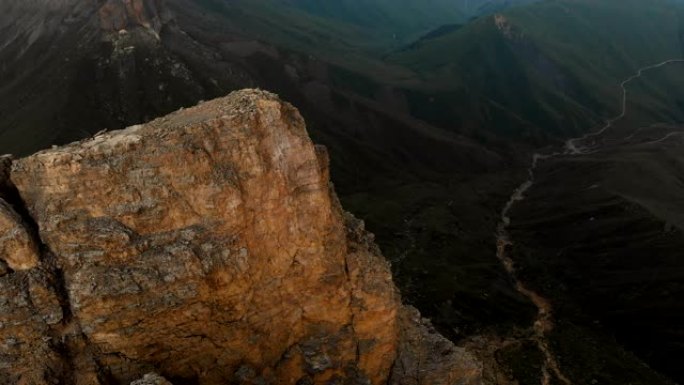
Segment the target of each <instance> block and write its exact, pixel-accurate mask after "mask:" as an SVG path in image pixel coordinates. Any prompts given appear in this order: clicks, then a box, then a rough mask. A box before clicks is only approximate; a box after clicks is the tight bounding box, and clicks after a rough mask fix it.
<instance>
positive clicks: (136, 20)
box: [98, 0, 166, 33]
mask: <svg viewBox="0 0 684 385" xmlns="http://www.w3.org/2000/svg"><path fill="white" fill-rule="evenodd" d="M164 9H165V8H164V4H163V0H107V1H106V2H105V3H104V4H103V5H102V6H101V7H100V9H99V11H98V14H99V17H100V26H101V27H102V29H103V30H104V31H107V32H118V31H122V30H126V29H128V28H134V27H143V28H147V29H151V30H154V31H155V32H157V33H158V32H159V31H160V30H161V28H162V25H163V22H164V20H165V19H166V17H165V16H164Z"/></svg>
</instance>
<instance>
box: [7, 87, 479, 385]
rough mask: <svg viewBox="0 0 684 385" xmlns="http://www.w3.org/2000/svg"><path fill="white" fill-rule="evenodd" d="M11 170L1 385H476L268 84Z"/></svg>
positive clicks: (470, 365) (474, 369)
mask: <svg viewBox="0 0 684 385" xmlns="http://www.w3.org/2000/svg"><path fill="white" fill-rule="evenodd" d="M9 163H11V173H10V179H11V184H12V188H14V187H16V189H17V190H18V192H19V195H20V199H14V202H13V204H14V205H15V206H21V207H17V208H16V209H13V208H12V205H11V204H9V203H5V202H4V201H2V202H0V203H2V204H0V209H1V210H0V251H2V253H3V254H1V255H0V257H2V259H3V260H4V261H5V262H6V264H7V265H8V266H9V268H8V269H6V270H7V272H6V274H5V275H4V276H3V277H0V285H2V287H3V288H4V290H2V291H0V297H1V298H0V305H1V306H2V307H3V309H2V312H0V318H2V319H0V322H2V328H1V329H0V341H3V343H2V344H0V360H1V361H2V362H1V364H0V378H2V379H4V380H0V382H2V381H4V382H2V383H8V384H10V383H26V384H34V383H36V384H40V383H52V382H51V381H54V380H59V381H63V382H64V383H74V384H97V383H99V384H127V383H129V382H131V381H134V380H137V379H139V378H141V377H143V375H144V374H145V373H148V372H158V373H160V374H161V375H163V376H164V377H166V378H167V379H168V380H170V381H171V382H173V383H177V384H182V383H200V384H224V383H227V382H231V381H232V382H235V383H241V384H250V383H254V384H276V383H278V384H323V383H346V384H369V383H370V384H385V383H396V384H407V385H408V384H426V385H427V384H452V383H456V382H458V381H461V382H458V383H464V384H475V383H479V376H480V374H479V373H480V368H479V365H478V363H477V362H475V361H474V360H473V359H472V358H471V357H470V355H469V354H468V353H467V352H465V351H463V350H462V349H459V348H456V347H454V346H453V345H452V344H451V343H450V342H448V341H447V340H445V339H444V338H442V337H441V336H439V335H438V334H436V332H434V330H432V329H431V327H430V326H429V323H428V322H425V321H423V320H421V318H420V315H419V314H417V312H416V311H415V310H410V309H407V308H404V307H403V306H402V305H401V302H400V298H399V295H398V293H397V290H396V288H395V286H394V284H393V282H392V277H391V274H390V270H389V266H388V263H387V262H386V261H385V260H384V259H383V257H382V256H381V254H380V252H379V250H378V248H377V246H375V245H374V243H373V237H372V235H370V234H369V233H367V232H366V231H365V230H364V228H363V223H362V222H361V221H359V220H357V219H355V218H353V217H352V216H351V215H349V214H346V213H344V212H343V210H342V209H341V207H340V205H339V203H338V202H337V199H336V197H335V194H334V192H333V191H332V189H331V186H330V184H329V175H328V164H327V154H326V152H325V150H324V148H322V147H315V146H314V145H313V144H312V143H311V141H310V139H309V138H308V135H307V133H306V128H305V125H304V121H303V119H302V118H301V116H300V115H299V113H298V112H297V110H296V109H294V108H293V107H292V106H290V105H289V104H286V103H283V102H281V101H280V100H279V99H278V98H277V97H275V96H274V95H272V94H268V93H265V92H261V91H242V92H237V93H234V94H231V95H230V96H228V97H226V98H222V99H217V100H215V101H212V102H208V103H204V104H201V105H199V106H197V107H194V108H192V109H188V110H182V111H178V112H176V113H173V114H171V115H169V116H167V117H164V118H160V119H157V120H155V121H153V122H151V123H149V124H146V125H143V126H134V127H130V128H128V129H126V130H122V131H118V132H111V133H104V134H101V135H98V136H96V137H95V138H92V139H89V140H86V141H82V142H79V143H73V144H71V145H68V146H65V147H61V148H55V149H52V150H47V151H43V152H40V153H37V154H35V155H33V156H30V157H28V158H24V159H20V160H15V161H11V162H9V161H7V160H5V164H9ZM5 174H6V172H5ZM0 175H2V174H1V173H0ZM22 211H26V213H25V214H24V215H25V216H27V217H29V218H25V219H22V215H21V214H18V213H17V212H22ZM33 222H35V224H36V225H37V228H38V229H39V238H40V239H39V240H38V239H35V238H34V235H32V234H33V233H35V231H32V227H31V223H33ZM17 229H18V230H17ZM39 250H40V251H39ZM39 253H40V255H39ZM155 378H156V377H154V376H147V377H145V378H142V379H141V380H140V381H141V382H139V383H163V382H154V381H157V380H155ZM145 381H147V382H145ZM160 381H161V380H160ZM232 382H231V383H232Z"/></svg>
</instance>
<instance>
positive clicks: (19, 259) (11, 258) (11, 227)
mask: <svg viewBox="0 0 684 385" xmlns="http://www.w3.org/2000/svg"><path fill="white" fill-rule="evenodd" d="M0 259H2V260H3V261H4V262H6V263H7V266H9V267H10V268H11V269H12V270H28V269H32V268H34V267H36V266H38V264H39V263H40V259H39V256H38V245H37V244H36V242H35V241H34V240H33V238H32V237H31V234H30V233H29V230H28V229H27V228H26V226H25V225H24V224H23V223H22V220H21V217H20V216H19V215H18V214H17V213H16V212H15V211H14V209H13V208H12V206H10V205H9V203H7V202H6V201H5V200H4V199H2V198H0Z"/></svg>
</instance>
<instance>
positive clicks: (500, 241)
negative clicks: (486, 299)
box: [496, 59, 684, 385]
mask: <svg viewBox="0 0 684 385" xmlns="http://www.w3.org/2000/svg"><path fill="white" fill-rule="evenodd" d="M672 63H684V59H670V60H666V61H663V62H661V63H658V64H654V65H650V66H647V67H643V68H640V69H639V70H638V71H637V72H636V73H635V74H634V75H632V76H630V77H629V78H627V79H625V80H624V81H623V82H622V83H620V87H621V88H622V110H621V112H620V114H619V115H617V116H615V117H613V118H611V119H609V120H608V121H607V123H606V124H605V126H603V127H602V128H601V129H600V130H598V131H596V132H593V133H590V134H586V135H583V136H581V137H578V138H573V139H569V140H568V141H566V142H565V146H564V148H563V151H560V152H554V153H549V154H540V153H536V154H534V155H533V156H532V164H531V166H530V168H529V169H528V174H529V177H528V179H527V180H526V181H525V182H523V183H522V184H521V185H520V186H519V187H518V188H517V189H516V190H515V191H514V192H513V194H512V195H511V197H510V199H509V200H508V202H507V203H506V205H505V206H504V208H503V210H502V211H501V221H500V222H499V226H498V228H497V234H496V242H497V253H496V255H497V258H498V259H499V260H500V261H501V263H502V264H503V266H504V268H505V269H506V272H507V273H508V274H509V276H510V277H511V278H512V279H513V281H514V282H515V288H516V290H517V291H518V292H519V293H520V294H522V295H523V296H525V297H527V298H528V299H529V300H530V301H531V302H532V303H533V304H534V305H535V306H536V307H537V309H538V312H537V318H536V320H535V322H534V325H533V326H532V329H533V332H534V334H533V335H534V337H533V338H534V341H535V342H536V343H537V346H538V348H539V350H540V351H541V352H542V354H543V356H544V365H543V367H542V385H551V383H552V380H553V379H554V378H555V379H556V380H557V381H560V382H561V383H562V384H564V385H573V384H572V381H571V380H570V379H569V378H567V377H566V376H565V375H564V374H563V372H562V370H561V368H560V365H559V363H558V359H557V358H556V355H555V354H554V352H553V349H552V348H551V347H550V346H549V342H548V339H547V334H548V333H549V332H550V331H551V330H553V328H554V319H553V306H552V305H551V302H550V301H549V300H548V299H547V298H544V297H543V296H542V295H540V294H539V293H537V292H535V291H534V290H532V289H530V288H528V287H527V286H526V285H525V284H524V283H523V282H522V281H521V280H520V278H519V277H518V274H517V271H516V268H515V262H514V261H513V259H512V258H511V255H510V252H509V251H510V247H511V246H513V241H512V239H511V235H510V233H509V231H508V227H509V225H510V223H511V218H510V211H511V209H512V208H513V206H515V205H516V204H517V203H518V202H520V201H522V200H524V199H525V194H526V193H527V191H528V190H529V189H530V188H532V186H533V185H534V182H535V171H536V169H537V166H538V165H539V163H540V162H541V161H544V160H546V159H550V158H555V157H558V156H573V155H582V154H587V153H589V152H590V151H591V149H592V148H591V146H589V145H585V144H584V142H585V141H586V140H587V139H590V138H594V137H597V136H600V135H602V134H604V133H605V132H606V131H607V130H609V129H610V128H611V127H613V125H614V124H615V122H617V121H619V120H620V119H622V118H624V117H625V116H626V115H627V94H628V91H627V85H628V84H629V83H630V82H632V81H634V80H635V79H638V78H640V77H641V76H642V75H643V74H644V72H646V71H649V70H653V69H656V68H660V67H663V66H666V65H668V64H672ZM676 134H677V133H671V134H668V136H666V137H665V138H663V139H661V141H662V140H666V139H667V138H670V137H672V136H674V135H676Z"/></svg>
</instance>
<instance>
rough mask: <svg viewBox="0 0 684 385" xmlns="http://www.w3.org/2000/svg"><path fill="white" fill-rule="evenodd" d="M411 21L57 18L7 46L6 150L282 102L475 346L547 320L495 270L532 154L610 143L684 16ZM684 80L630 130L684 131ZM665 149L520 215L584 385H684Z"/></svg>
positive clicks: (603, 156)
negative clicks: (501, 233) (628, 81)
mask: <svg viewBox="0 0 684 385" xmlns="http://www.w3.org/2000/svg"><path fill="white" fill-rule="evenodd" d="M13 1H14V0H13ZM359 2H361V3H364V4H365V5H364V6H362V7H361V8H363V9H365V10H366V12H361V13H360V12H358V9H359V7H360V6H359ZM402 3H406V4H405V5H398V4H397V2H396V1H380V0H375V1H370V0H363V1H361V0H358V1H337V2H322V1H313V0H311V1H309V0H259V1H254V0H249V1H248V0H231V1H226V0H168V1H167V6H168V7H169V10H170V11H171V12H172V13H173V14H174V15H175V16H174V19H173V20H168V21H167V22H166V24H165V26H164V27H163V29H162V30H161V32H160V39H157V38H156V37H155V36H153V34H150V32H149V31H147V30H145V29H143V28H139V27H137V28H130V29H129V30H128V31H127V33H125V34H114V35H111V36H103V34H102V32H101V31H100V30H99V26H98V25H97V19H96V18H94V17H93V15H92V10H90V11H89V10H87V9H77V10H71V11H69V12H65V13H64V14H60V13H59V12H57V13H54V12H53V13H49V14H48V15H43V17H45V18H50V20H59V21H60V22H62V23H61V24H60V23H57V26H55V25H54V24H55V23H48V24H46V26H45V28H44V29H43V31H44V32H43V34H41V35H40V36H38V38H37V39H35V41H33V42H31V40H32V39H31V37H30V36H31V29H30V28H29V27H31V26H33V25H34V24H27V25H28V27H27V28H26V31H23V30H21V31H20V32H19V33H18V37H17V38H16V39H13V40H12V41H11V43H10V44H8V45H5V46H3V47H4V48H2V49H0V60H1V61H2V65H1V66H0V75H1V76H2V84H1V85H0V153H2V152H11V153H15V154H18V155H25V154H28V153H31V152H33V151H36V150H38V149H40V148H44V147H47V146H50V145H52V144H60V143H65V142H68V141H73V140H78V139H81V138H83V137H86V136H88V135H91V134H93V133H95V132H97V131H99V130H101V129H103V128H108V129H117V128H122V127H125V126H127V125H131V124H136V123H139V122H143V121H147V120H149V119H152V118H154V117H156V116H160V115H163V114H166V113H168V112H170V111H173V110H175V109H178V108H180V107H183V106H189V105H192V104H195V103H197V102H198V101H200V100H207V99H210V98H213V97H217V96H222V95H225V94H226V93H228V92H230V91H232V90H235V89H239V88H243V87H261V88H265V89H268V90H271V91H274V92H277V93H279V94H280V95H281V96H282V97H283V99H285V100H288V101H289V102H291V103H293V104H294V105H296V106H297V107H298V108H299V109H300V110H301V111H302V113H303V115H304V116H305V118H306V120H307V124H308V128H309V132H310V134H311V136H312V137H313V138H314V140H315V141H316V142H318V143H322V144H325V145H326V146H328V147H329V149H330V153H331V157H332V177H333V181H334V183H335V187H336V190H337V191H338V193H339V195H340V198H341V200H342V202H343V204H344V206H345V208H346V209H348V210H350V211H352V212H354V213H355V214H356V215H357V216H359V217H361V218H364V219H365V220H366V221H367V224H368V227H369V229H370V230H371V231H373V232H374V233H375V234H376V235H377V241H378V243H379V244H380V246H381V247H382V249H383V252H384V254H385V255H386V256H387V257H388V258H389V259H391V260H392V261H393V267H394V270H395V276H396V280H397V282H398V283H399V285H400V287H401V288H402V291H403V294H404V296H405V297H406V298H407V300H408V301H410V302H411V303H413V304H415V305H416V306H417V307H419V308H420V309H421V311H422V312H423V313H424V314H425V315H427V316H429V317H430V318H432V319H433V320H434V322H435V324H436V325H437V326H438V327H439V328H440V330H441V331H442V332H444V333H445V334H446V335H448V336H449V337H450V338H452V339H454V340H456V341H459V340H461V339H462V338H465V337H467V336H469V335H472V334H477V333H482V332H485V331H486V332H493V333H499V334H503V335H505V334H507V333H509V332H510V331H511V330H513V329H514V328H516V327H517V328H524V327H527V326H529V325H530V323H531V320H532V318H533V315H534V312H535V309H534V307H533V306H532V305H531V304H529V303H527V302H526V301H525V299H524V298H523V297H521V296H520V295H519V294H517V293H516V291H515V290H514V288H513V287H512V284H511V282H510V279H509V277H508V276H507V275H506V273H505V272H504V270H503V269H502V267H501V266H500V263H499V261H498V260H497V259H496V257H495V245H494V232H495V228H496V225H497V223H498V221H499V219H500V218H499V214H500V210H501V207H502V206H503V204H504V203H505V202H506V201H507V200H508V197H509V196H510V193H511V192H512V190H513V189H514V188H515V187H516V186H517V185H518V184H519V183H520V182H521V181H522V180H524V178H525V171H526V170H525V169H526V167H527V166H528V163H529V159H530V155H531V153H532V151H533V149H535V148H540V147H545V146H554V145H558V144H560V143H561V142H562V140H563V139H564V138H566V137H570V136H577V135H579V134H581V133H584V132H587V131H589V130H594V129H596V128H597V127H599V126H601V124H602V123H603V121H604V120H605V119H606V118H608V117H610V116H614V115H616V114H617V113H618V111H619V107H620V100H619V97H620V88H619V83H620V82H621V81H622V80H624V79H625V78H627V77H628V76H630V75H631V74H633V73H634V71H635V70H636V69H637V68H639V67H643V66H645V65H649V64H654V63H657V62H660V61H663V60H666V59H670V58H676V57H681V56H682V49H683V47H684V45H683V44H682V32H681V31H682V30H684V27H683V26H684V22H683V21H682V11H681V8H680V6H677V5H674V3H672V2H670V1H666V0H654V1H649V2H643V1H640V0H622V1H618V0H604V1H601V2H596V1H591V0H547V1H542V2H539V3H535V4H532V5H527V6H525V4H527V3H530V1H517V2H515V1H491V0H490V1H485V0H480V1H476V0H470V1H468V2H458V4H459V8H449V6H450V4H451V5H453V2H450V1H442V0H433V1H409V0H404V1H402ZM466 3H467V7H466ZM80 7H83V6H82V5H81V6H80ZM445 7H447V8H445ZM0 9H1V8H0ZM445 9H448V11H447V10H445ZM5 11H6V12H5V16H2V17H0V19H3V18H7V19H11V18H13V17H14V16H15V15H13V14H12V12H11V11H12V8H11V7H10V8H8V9H5ZM494 12H501V14H498V15H493V13H494ZM40 17H41V15H40V13H35V18H36V20H39V18H40ZM22 20H23V19H22ZM67 21H68V22H67ZM13 23H14V22H13V21H8V22H5V21H4V19H3V23H0V28H5V29H3V30H2V31H5V30H8V29H9V28H11V27H12V26H14V28H16V24H17V23H18V22H17V23H14V24H13ZM682 70H684V68H681V67H668V68H664V69H663V70H662V71H658V72H654V73H653V74H650V75H649V77H648V81H647V82H640V83H635V84H634V85H633V88H632V89H631V90H632V94H630V103H631V104H630V111H632V113H631V114H630V115H629V116H628V117H627V119H625V121H624V122H622V126H621V127H622V128H621V130H630V129H634V130H635V129H638V128H640V127H647V126H650V125H651V124H654V123H666V124H668V125H675V123H677V122H681V121H682V119H684V116H683V115H684V110H683V109H682V107H683V106H684V99H683V98H682V96H681V95H680V94H681V92H680V91H678V90H681V89H682V88H681V86H682V85H683V84H681V79H683V78H684V77H682V73H684V72H682ZM678 86H679V87H678ZM666 130H667V128H660V129H658V128H656V129H650V128H649V129H644V130H642V132H640V133H639V135H636V136H635V137H634V138H632V139H633V142H631V141H630V142H628V143H622V142H617V141H616V140H617V139H618V138H624V137H625V136H627V135H622V136H620V135H619V134H615V135H613V134H614V133H613V132H610V133H608V135H606V137H605V138H603V140H602V141H601V143H600V144H601V145H602V146H606V148H609V149H610V150H609V151H606V152H605V153H604V152H602V153H600V154H597V155H595V156H590V157H579V158H572V159H570V158H569V159H560V160H558V161H554V162H552V163H549V164H545V165H544V167H543V169H542V171H541V172H542V174H541V176H540V178H542V179H541V180H540V182H539V185H538V186H535V188H534V189H533V190H532V191H531V192H530V196H529V198H528V199H527V200H526V201H525V202H524V203H523V204H521V205H520V206H519V207H516V209H515V210H514V212H513V217H514V225H515V226H514V238H515V240H516V241H517V242H518V248H517V249H518V259H517V260H518V261H519V262H520V264H521V267H522V268H523V273H524V277H525V279H526V280H528V281H529V282H531V283H532V284H534V285H535V286H536V287H537V288H539V291H540V292H542V293H544V294H547V295H549V296H550V297H551V298H553V299H554V300H555V301H554V303H558V304H559V306H558V316H559V318H560V322H559V327H558V329H557V331H556V333H555V334H554V348H555V349H556V350H557V352H558V353H559V355H560V356H561V357H562V362H561V364H562V365H563V367H564V368H565V367H567V368H568V369H569V375H570V376H571V377H572V378H573V379H574V380H575V381H576V383H577V384H591V383H592V381H594V380H596V381H598V382H597V383H598V384H626V383H629V381H627V380H626V379H633V381H632V383H634V384H642V383H643V384H666V383H667V380H665V379H663V378H662V377H660V376H659V375H657V374H654V372H653V371H652V370H650V369H649V368H648V367H646V366H644V365H641V363H640V362H641V361H640V360H645V361H646V362H649V363H650V364H652V366H653V367H654V368H656V369H658V370H661V371H662V372H664V373H667V374H668V375H670V376H671V377H672V378H675V379H679V380H681V379H682V372H681V368H679V366H678V364H677V363H678V362H680V361H681V360H682V357H683V356H684V353H682V350H681V348H682V341H681V335H682V330H681V328H679V326H680V325H682V324H684V319H683V318H682V317H683V316H682V314H681V312H682V307H681V304H682V298H683V293H682V291H681V287H682V286H681V282H682V277H683V275H682V274H681V273H682V267H683V266H684V264H682V262H681V261H678V256H679V255H680V254H681V253H680V252H679V250H681V249H682V248H681V246H682V245H681V242H684V241H683V240H682V239H681V236H682V229H684V227H683V226H684V219H682V218H680V217H679V216H681V215H682V214H681V213H682V207H684V202H682V201H681V197H682V196H684V191H680V190H681V186H682V184H683V183H684V182H683V181H682V180H681V175H684V166H682V165H681V164H680V163H681V157H680V156H679V155H678V151H679V152H681V146H680V147H676V146H675V145H676V144H677V143H679V142H677V140H679V139H678V138H677V137H673V138H671V139H672V140H671V141H668V142H667V143H666V145H667V146H674V147H672V148H671V149H669V148H670V147H663V146H664V145H665V144H661V143H657V144H650V145H648V144H644V143H646V142H649V141H653V140H656V139H659V138H660V137H662V136H659V135H666V134H667V133H668V132H669V131H668V132H664V131H666ZM622 132H626V131H622ZM639 143H641V144H639ZM680 144H681V143H680ZM668 149H669V150H668ZM630 181H638V183H631V184H630ZM594 184H599V185H600V186H602V187H600V188H597V189H588V188H589V187H591V186H593V185H594ZM644 186H646V187H644ZM592 217H593V218H595V219H594V220H593V221H592V220H591V218H592ZM665 229H669V230H668V231H665ZM661 230H662V231H661ZM644 266H647V267H646V268H644ZM654 277H655V278H654ZM595 321H598V323H596V322H595ZM539 354H540V353H539V352H538V351H536V350H535V348H534V347H533V346H527V345H524V344H523V345H522V346H518V347H516V348H514V349H510V350H504V351H502V352H500V357H499V358H500V359H501V361H502V362H503V363H505V365H507V366H509V367H510V370H511V374H512V375H513V376H514V377H516V378H517V379H518V380H519V381H520V383H521V384H526V383H538V378H537V377H535V376H538V373H539V370H538V366H539V365H540V364H539V357H538V355H539ZM535 381H536V382H535Z"/></svg>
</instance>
